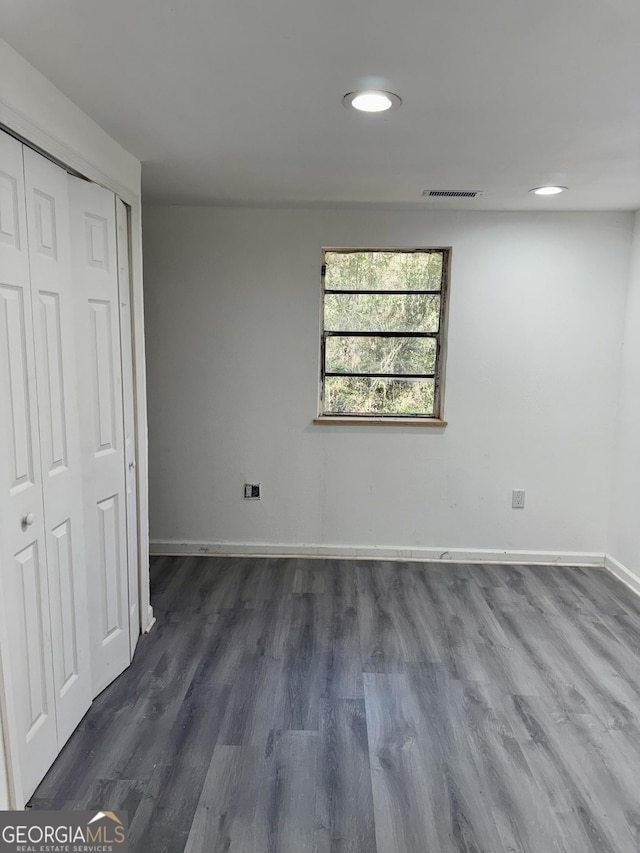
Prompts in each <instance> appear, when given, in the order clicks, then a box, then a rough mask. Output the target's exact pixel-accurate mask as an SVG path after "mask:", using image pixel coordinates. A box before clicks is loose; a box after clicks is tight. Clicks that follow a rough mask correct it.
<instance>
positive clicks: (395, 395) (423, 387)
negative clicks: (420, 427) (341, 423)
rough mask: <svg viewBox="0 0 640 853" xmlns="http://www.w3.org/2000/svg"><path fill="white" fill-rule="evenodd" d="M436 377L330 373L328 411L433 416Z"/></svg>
mask: <svg viewBox="0 0 640 853" xmlns="http://www.w3.org/2000/svg"><path fill="white" fill-rule="evenodd" d="M433 390H434V387H433V379H378V378H377V377H376V378H374V377H352V376H328V377H327V378H326V379H325V383H324V391H325V406H324V410H325V413H327V414H342V415H344V414H358V415H363V414H372V415H432V414H433Z"/></svg>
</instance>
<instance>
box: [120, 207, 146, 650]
mask: <svg viewBox="0 0 640 853" xmlns="http://www.w3.org/2000/svg"><path fill="white" fill-rule="evenodd" d="M116 229H117V237H118V294H119V299H120V338H121V342H122V383H123V388H124V393H123V395H122V402H123V416H124V461H125V469H124V472H125V486H126V504H127V557H128V564H129V642H130V647H131V652H130V654H131V657H133V653H134V651H135V648H136V644H137V642H138V637H139V635H140V614H139V612H138V611H139V608H138V601H139V591H138V577H139V575H138V563H139V560H138V485H137V483H138V475H137V471H136V439H135V428H136V422H135V411H134V405H133V401H134V380H133V345H132V344H133V334H132V326H131V276H130V265H129V217H128V214H127V208H126V206H125V204H124V202H122V201H120V199H119V198H118V199H116Z"/></svg>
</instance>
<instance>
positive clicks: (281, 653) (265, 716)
mask: <svg viewBox="0 0 640 853" xmlns="http://www.w3.org/2000/svg"><path fill="white" fill-rule="evenodd" d="M152 592H153V604H154V607H155V611H156V615H157V617H158V625H157V627H156V628H155V629H154V630H153V632H152V633H151V634H150V635H148V636H145V637H142V638H141V639H140V643H139V646H138V650H137V652H136V655H135V659H134V662H133V664H132V666H131V668H130V669H129V670H128V671H127V672H126V673H124V674H123V675H122V676H121V677H120V678H119V679H118V680H117V681H116V682H115V683H114V684H112V685H111V686H110V687H109V688H108V689H107V690H106V691H105V692H104V693H102V694H101V696H100V697H98V699H97V700H96V702H95V703H94V705H93V706H92V708H91V710H90V711H89V713H88V714H87V716H86V717H85V719H84V720H83V722H82V724H81V725H80V727H79V729H78V730H77V732H76V733H75V734H74V735H73V736H72V738H71V740H70V741H69V743H68V744H67V746H66V747H65V749H64V751H63V752H62V754H61V755H60V756H59V758H58V760H57V761H56V763H55V764H54V766H53V767H52V769H51V770H50V772H49V773H48V775H47V776H46V778H45V779H44V781H43V782H42V784H41V785H40V787H39V788H38V790H37V792H36V794H35V796H34V798H33V800H32V803H33V807H34V808H55V809H59V808H76V809H84V808H87V809H89V808H91V809H93V808H96V809H97V808H101V809H105V808H109V809H119V808H123V809H128V811H129V822H130V827H131V849H132V851H135V853H143V852H144V853H165V851H166V853H182V851H184V850H186V851H188V853H218V851H232V853H338V852H340V853H453V851H456V853H457V852H458V851H469V853H471V851H474V853H479V851H491V853H503V851H504V852H505V853H506V851H510V853H511V851H514V852H515V851H520V852H521V853H530V852H531V851H535V853H627V851H628V853H632V851H633V853H636V851H638V850H639V849H640V607H639V602H638V599H636V598H635V597H634V596H633V595H632V594H631V593H630V592H629V591H628V590H627V589H626V588H625V587H623V586H621V585H619V584H618V583H617V582H616V581H615V580H614V579H613V578H611V577H610V576H609V575H608V574H607V573H605V572H604V570H598V569H576V568H562V567H521V566H495V565H492V566H489V565H482V566H467V565H453V564H445V565H441V564H440V565H436V564H421V563H402V562H365V561H357V562H356V561H348V560H343V561H339V560H303V559H254V558H246V559H240V558H231V559H227V558H215V557H202V558H193V557H191V558H157V559H155V560H154V561H153V565H152Z"/></svg>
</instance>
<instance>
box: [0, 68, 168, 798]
mask: <svg viewBox="0 0 640 853" xmlns="http://www.w3.org/2000/svg"><path fill="white" fill-rule="evenodd" d="M0 58H2V57H0ZM3 94H4V93H1V92H0V130H1V131H4V132H5V133H8V134H9V135H11V136H14V137H16V138H17V139H18V140H19V141H20V142H22V143H23V144H24V145H26V146H28V147H29V148H33V149H34V150H35V151H37V152H38V153H39V154H42V155H43V156H45V157H47V158H48V159H50V160H53V162H55V163H57V164H58V165H60V166H62V167H63V168H65V169H66V170H68V171H70V172H72V173H73V174H76V175H78V176H81V177H84V178H87V179H88V180H90V181H92V182H94V183H96V184H99V185H101V186H103V187H105V188H106V189H109V190H111V191H112V192H114V193H115V194H116V195H117V196H118V197H119V198H121V199H122V201H124V202H125V204H127V206H128V207H129V217H128V219H129V240H130V246H129V249H130V263H131V269H130V278H131V331H132V348H133V377H134V383H133V385H134V389H133V390H134V418H135V439H136V447H137V454H138V456H137V467H136V476H137V494H138V592H139V614H140V630H141V632H142V633H147V632H148V631H150V630H151V628H152V627H153V625H154V623H155V617H154V615H153V608H152V607H151V603H150V595H149V492H148V440H147V405H146V368H145V346H144V295H143V287H142V203H141V193H140V180H139V170H138V174H137V180H127V179H126V178H125V180H126V182H123V181H122V180H121V177H120V175H119V174H118V171H119V169H118V163H117V162H116V160H115V158H112V157H110V156H108V152H107V156H104V155H105V152H104V151H99V153H98V155H96V156H97V157H98V158H99V159H102V160H103V161H106V162H107V163H108V171H105V170H104V168H103V167H102V166H99V165H97V163H95V162H92V161H91V160H89V159H88V158H87V157H86V156H85V155H83V154H82V153H80V151H78V150H77V148H76V147H72V146H71V145H69V144H67V143H66V142H64V141H62V140H61V139H60V138H59V137H58V136H56V135H54V134H53V133H52V132H50V131H49V130H48V129H47V127H46V126H45V124H44V123H41V122H40V120H39V121H34V120H32V119H31V118H29V117H28V116H26V115H25V114H24V113H23V112H21V111H19V110H17V109H15V108H14V107H13V106H11V105H10V104H8V103H7V102H6V101H3V100H1V98H2V97H3ZM56 94H58V93H57V92H56ZM38 107H40V108H41V112H42V121H43V122H46V123H49V124H50V123H51V116H50V115H47V111H46V110H45V109H44V102H43V103H41V104H36V112H37V111H38ZM47 119H49V121H47ZM87 122H90V120H89V119H88V118H87ZM96 130H100V129H99V128H97V126H96ZM102 133H103V132H102V131H101V130H100V134H102ZM95 135H96V142H99V140H98V138H97V137H98V134H95ZM114 145H115V143H114ZM89 156H93V151H92V152H91V153H90V155H89ZM112 164H113V166H114V169H113V170H112V169H111V168H110V167H111V165H112ZM123 174H124V172H123ZM5 648H6V645H5ZM1 663H2V662H1V661H0V665H1ZM4 663H5V668H6V667H8V666H10V664H11V662H10V661H6V662H4ZM6 683H7V680H6V679H0V737H2V736H4V753H5V756H4V757H5V762H6V775H7V781H8V787H9V800H10V807H12V808H14V809H21V808H23V806H24V803H21V802H20V801H19V800H20V791H21V789H22V785H21V779H20V771H19V768H18V766H17V764H18V762H17V761H16V760H15V757H16V756H17V752H16V744H15V740H14V738H13V737H12V730H13V725H12V721H11V719H10V716H9V715H8V713H7V712H8V710H9V708H10V707H12V703H11V702H10V701H9V700H10V697H9V696H7V695H5V693H4V687H3V684H6ZM3 772H4V768H3V767H2V766H0V773H3Z"/></svg>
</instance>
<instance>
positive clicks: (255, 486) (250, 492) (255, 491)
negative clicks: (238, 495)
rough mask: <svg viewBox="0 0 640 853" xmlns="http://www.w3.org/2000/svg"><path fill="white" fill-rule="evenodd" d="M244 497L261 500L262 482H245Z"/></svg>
mask: <svg viewBox="0 0 640 853" xmlns="http://www.w3.org/2000/svg"><path fill="white" fill-rule="evenodd" d="M244 499H245V500H246V501H259V500H260V483H245V484H244Z"/></svg>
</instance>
